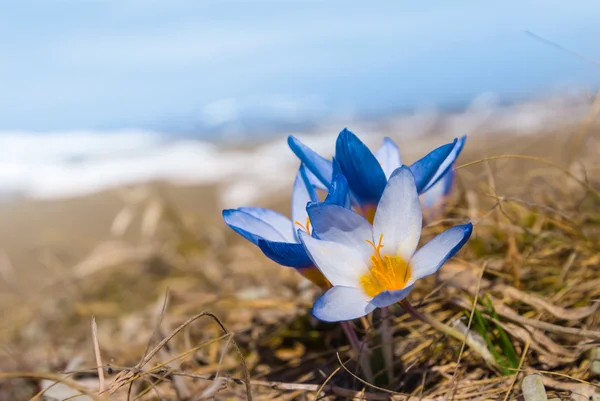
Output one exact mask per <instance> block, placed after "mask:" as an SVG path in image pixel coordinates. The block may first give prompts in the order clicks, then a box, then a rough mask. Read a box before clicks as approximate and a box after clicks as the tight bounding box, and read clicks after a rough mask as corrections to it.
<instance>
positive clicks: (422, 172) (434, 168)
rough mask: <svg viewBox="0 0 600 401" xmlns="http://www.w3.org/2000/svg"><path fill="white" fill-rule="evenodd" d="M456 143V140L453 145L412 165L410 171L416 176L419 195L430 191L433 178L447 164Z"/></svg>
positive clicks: (429, 154)
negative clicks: (427, 190) (429, 187)
mask: <svg viewBox="0 0 600 401" xmlns="http://www.w3.org/2000/svg"><path fill="white" fill-rule="evenodd" d="M456 143H457V142H456V140H454V142H453V143H447V144H446V145H442V146H440V147H439V148H437V149H434V150H432V151H431V152H429V153H428V154H427V155H425V157H423V158H421V159H419V160H417V161H416V162H414V163H413V164H411V166H410V171H412V173H413V175H414V176H415V183H416V185H417V192H418V193H420V194H421V193H423V192H424V191H425V190H426V189H428V186H431V185H430V184H432V182H433V181H432V178H433V176H435V175H436V174H437V172H438V171H439V170H440V166H441V165H442V164H443V163H445V161H446V160H447V158H448V155H450V153H451V152H452V150H453V149H454V145H455V144H456ZM433 184H435V182H433ZM433 184H432V185H433Z"/></svg>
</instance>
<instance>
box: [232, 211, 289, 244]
mask: <svg viewBox="0 0 600 401" xmlns="http://www.w3.org/2000/svg"><path fill="white" fill-rule="evenodd" d="M223 220H225V223H226V224H227V225H228V226H229V227H231V228H232V229H233V230H234V231H235V232H237V233H238V234H240V235H241V236H243V237H244V238H246V239H247V240H249V241H251V242H253V243H254V244H258V241H259V240H261V239H267V240H271V241H286V237H285V236H284V235H283V234H282V233H280V232H279V231H277V230H276V229H275V228H274V227H273V226H272V225H270V224H268V223H267V222H265V221H264V220H261V219H259V218H257V217H256V216H253V215H251V214H249V213H247V212H245V211H243V210H239V209H227V210H223ZM290 224H291V222H290Z"/></svg>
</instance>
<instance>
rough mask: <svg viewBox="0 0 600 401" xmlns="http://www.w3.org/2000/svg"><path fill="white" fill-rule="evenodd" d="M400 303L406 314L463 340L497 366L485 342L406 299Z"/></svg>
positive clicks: (492, 364)
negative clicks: (420, 310)
mask: <svg viewBox="0 0 600 401" xmlns="http://www.w3.org/2000/svg"><path fill="white" fill-rule="evenodd" d="M400 305H402V307H403V308H404V310H405V311H406V312H408V314H409V315H411V316H412V317H413V318H415V319H418V320H420V321H422V322H424V323H427V324H428V325H430V326H431V327H433V328H434V329H436V330H438V331H441V332H442V333H444V334H447V335H449V336H450V337H454V338H456V339H457V340H458V341H461V342H464V343H465V344H466V345H468V346H469V347H470V348H471V349H472V350H473V351H475V352H477V353H478V354H479V355H480V356H481V357H482V358H483V360H484V361H486V362H487V363H488V364H489V365H491V366H494V367H498V363H497V362H496V360H495V359H494V356H493V355H492V353H491V352H490V350H489V349H487V347H486V346H485V344H481V343H479V342H478V341H476V340H475V338H474V337H473V336H470V335H467V334H465V333H462V332H461V331H460V330H457V329H455V328H453V327H450V326H448V325H447V324H444V323H442V322H440V321H439V320H436V319H435V318H434V317H433V316H431V315H430V314H428V313H421V312H419V311H418V310H417V309H416V308H415V307H414V306H412V305H411V303H410V302H408V300H407V299H404V300H402V301H400Z"/></svg>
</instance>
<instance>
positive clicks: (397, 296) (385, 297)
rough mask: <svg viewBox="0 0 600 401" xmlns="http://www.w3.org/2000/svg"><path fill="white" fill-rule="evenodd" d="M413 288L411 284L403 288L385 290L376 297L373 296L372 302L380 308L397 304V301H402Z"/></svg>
mask: <svg viewBox="0 0 600 401" xmlns="http://www.w3.org/2000/svg"><path fill="white" fill-rule="evenodd" d="M412 289H413V286H412V285H409V286H407V287H405V288H403V289H401V290H395V291H383V292H382V293H380V294H378V295H377V296H376V297H375V298H373V300H372V301H371V304H372V305H373V306H376V307H378V308H385V307H386V306H390V305H393V304H395V303H396V302H400V301H402V300H403V299H404V298H406V297H407V296H408V294H409V293H410V292H411V291H412Z"/></svg>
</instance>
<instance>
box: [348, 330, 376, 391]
mask: <svg viewBox="0 0 600 401" xmlns="http://www.w3.org/2000/svg"><path fill="white" fill-rule="evenodd" d="M340 325H341V326H342V329H344V333H346V337H348V341H349V342H350V345H351V346H352V349H353V350H354V353H355V354H356V358H357V359H358V363H359V364H360V367H361V369H362V371H363V373H364V375H365V377H366V378H367V381H368V382H369V383H373V370H372V369H371V361H370V358H369V355H370V352H369V348H368V347H367V345H366V344H365V343H363V342H361V341H360V340H359V339H358V336H357V335H356V332H355V331H354V328H352V326H351V325H350V322H340Z"/></svg>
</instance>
